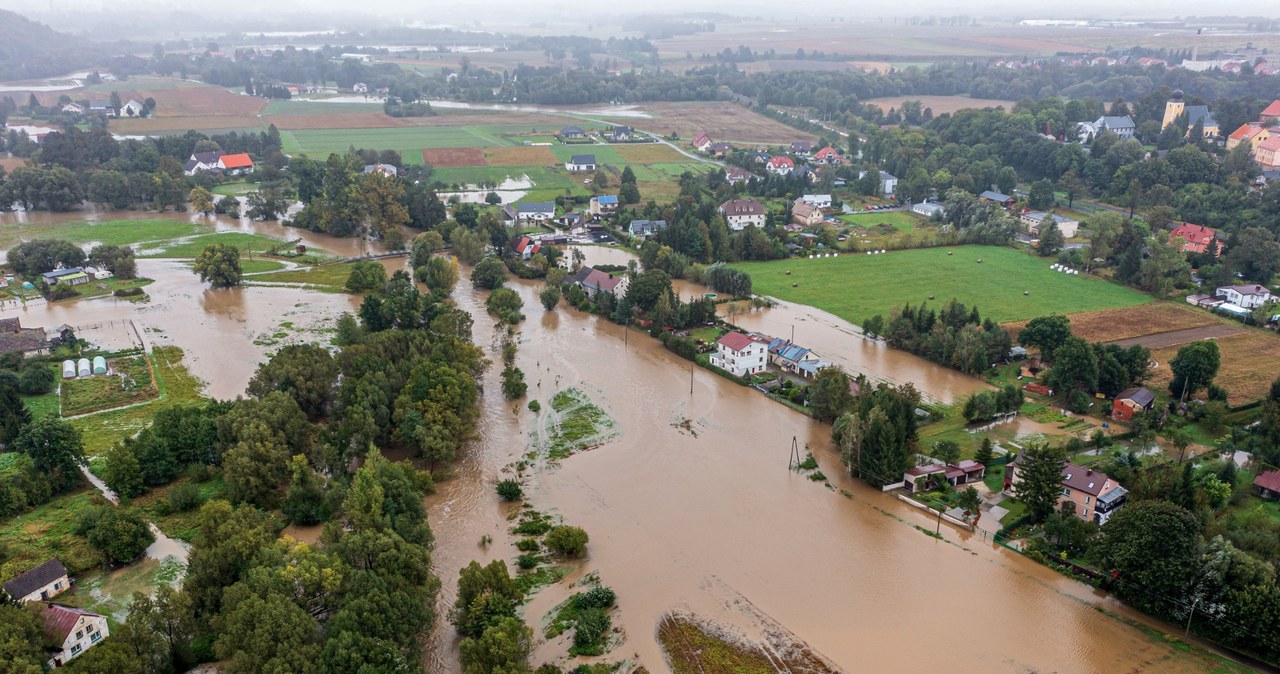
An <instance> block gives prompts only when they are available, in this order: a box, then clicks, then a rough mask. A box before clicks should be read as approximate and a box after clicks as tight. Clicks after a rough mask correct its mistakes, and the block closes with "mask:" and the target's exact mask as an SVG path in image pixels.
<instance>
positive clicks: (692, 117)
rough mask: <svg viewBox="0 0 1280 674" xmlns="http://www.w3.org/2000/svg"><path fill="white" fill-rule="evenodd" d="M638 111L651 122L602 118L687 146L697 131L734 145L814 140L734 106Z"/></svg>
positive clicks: (654, 106) (658, 106) (653, 106)
mask: <svg viewBox="0 0 1280 674" xmlns="http://www.w3.org/2000/svg"><path fill="white" fill-rule="evenodd" d="M734 48H735V49H736V48H737V47H736V46H735V47H734ZM638 107H639V108H640V109H641V110H643V111H644V112H647V113H649V114H650V116H651V118H650V119H643V120H638V119H635V118H634V117H610V116H609V115H607V114H606V115H602V117H604V118H606V119H610V121H613V122H616V123H618V124H629V125H633V126H636V127H638V128H641V129H644V130H645V131H651V132H653V133H660V134H662V135H667V134H670V133H672V132H674V133H676V134H678V135H679V136H680V139H681V141H682V142H684V143H686V144H687V143H688V142H689V141H690V140H692V139H693V137H694V136H695V135H697V134H698V132H699V131H704V132H706V133H707V135H709V136H711V138H712V140H716V141H722V140H723V141H730V142H737V143H761V144H772V145H781V144H789V143H791V142H792V141H796V140H807V141H810V142H812V141H813V140H815V137H814V136H813V135H812V134H808V133H805V132H803V131H798V130H796V129H793V128H791V127H789V126H787V125H786V124H783V123H782V122H775V121H774V120H772V119H769V118H768V117H765V116H764V115H761V114H757V113H755V112H752V111H750V110H748V109H747V108H744V107H742V106H741V105H735V104H733V103H723V102H697V103H644V104H641V105H640V106H638Z"/></svg>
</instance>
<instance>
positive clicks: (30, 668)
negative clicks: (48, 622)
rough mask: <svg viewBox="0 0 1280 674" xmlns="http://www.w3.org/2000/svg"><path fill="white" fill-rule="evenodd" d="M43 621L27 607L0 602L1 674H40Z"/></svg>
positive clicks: (42, 651)
mask: <svg viewBox="0 0 1280 674" xmlns="http://www.w3.org/2000/svg"><path fill="white" fill-rule="evenodd" d="M44 644H45V634H44V620H43V619H41V617H40V614H39V613H37V612H36V611H35V609H33V608H31V607H30V605H29V604H28V605H26V606H19V605H17V604H11V603H0V663H3V665H0V670H3V671H4V672H5V674H43V673H44V671H45V669H44V663H45V660H47V659H48V654H47V653H46V652H45V648H44Z"/></svg>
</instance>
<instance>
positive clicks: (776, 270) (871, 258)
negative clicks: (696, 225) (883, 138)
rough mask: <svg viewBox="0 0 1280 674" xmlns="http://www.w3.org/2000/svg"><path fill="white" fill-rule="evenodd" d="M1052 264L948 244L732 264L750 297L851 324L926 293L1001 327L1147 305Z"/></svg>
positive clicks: (1143, 298) (1135, 295) (1134, 294)
mask: <svg viewBox="0 0 1280 674" xmlns="http://www.w3.org/2000/svg"><path fill="white" fill-rule="evenodd" d="M978 260H981V261H982V262H981V263H979V262H978ZM1050 264H1051V262H1050V261H1049V260H1046V259H1043V258H1038V257H1032V256H1030V255H1026V254H1024V253H1020V252H1018V251H1016V250H1014V249H1012V248H998V247H994V246H947V247H943V248H922V249H915V250H904V251H895V252H890V253H886V254H884V255H856V254H847V255H841V256H840V257H838V258H823V259H817V260H809V259H788V260H774V261H770V262H751V263H741V264H736V265H734V267H735V268H737V269H741V270H743V271H745V272H748V273H749V274H751V278H752V284H753V287H754V290H755V292H756V294H760V295H768V296H770V297H776V298H778V299H782V300H787V301H789V302H797V303H800V304H808V305H810V306H814V307H817V308H819V309H822V310H824V311H828V312H831V313H833V314H835V315H837V316H839V317H841V318H844V319H845V320H848V321H850V322H852V323H856V324H861V323H862V322H863V321H865V320H866V319H867V318H869V317H871V316H873V315H875V314H882V315H884V316H885V317H886V318H887V317H888V315H889V313H890V312H891V311H892V310H894V309H895V308H899V307H902V306H903V305H905V304H914V305H918V304H920V303H921V302H927V301H930V299H929V298H930V296H933V298H934V299H933V300H932V303H933V305H934V306H938V305H941V304H942V303H944V302H946V301H948V300H950V299H951V298H953V297H954V298H956V299H958V300H960V301H961V302H964V303H965V304H966V305H969V306H977V307H978V308H979V310H981V312H982V315H983V316H984V317H990V318H993V319H995V320H996V321H1000V322H1003V321H1017V320H1025V319H1029V318H1034V317H1036V316H1043V315H1045V314H1050V313H1055V312H1057V313H1074V312H1078V311H1093V310H1096V309H1108V308H1114V307H1125V306H1134V305H1139V304H1144V303H1146V302H1150V301H1151V297H1149V296H1147V295H1144V294H1142V293H1140V292H1138V291H1136V290H1130V289H1129V288H1125V287H1123V286H1119V285H1115V284H1112V283H1107V282H1106V281H1102V280H1100V279H1093V278H1086V277H1083V276H1068V275H1066V274H1063V273H1060V272H1056V271H1053V270H1052V269H1050V268H1049V265H1050ZM1024 293H1025V294H1024Z"/></svg>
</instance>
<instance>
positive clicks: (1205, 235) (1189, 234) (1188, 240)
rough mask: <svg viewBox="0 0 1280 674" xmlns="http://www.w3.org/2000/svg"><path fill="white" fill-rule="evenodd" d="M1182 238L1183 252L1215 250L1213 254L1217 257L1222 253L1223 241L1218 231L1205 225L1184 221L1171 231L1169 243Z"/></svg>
mask: <svg viewBox="0 0 1280 674" xmlns="http://www.w3.org/2000/svg"><path fill="white" fill-rule="evenodd" d="M1178 239H1181V240H1182V252H1184V253H1205V252H1208V251H1213V256H1214V257H1217V256H1218V255H1219V254H1221V253H1222V242H1221V241H1219V240H1218V232H1217V231H1215V230H1212V229H1209V228H1208V227H1205V226H1204V225H1193V224H1191V223H1189V222H1184V223H1182V224H1181V225H1178V226H1177V227H1174V228H1173V231H1172V232H1169V243H1170V244H1172V243H1174V242H1175V241H1176V240H1178Z"/></svg>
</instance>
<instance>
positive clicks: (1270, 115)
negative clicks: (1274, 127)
mask: <svg viewBox="0 0 1280 674" xmlns="http://www.w3.org/2000/svg"><path fill="white" fill-rule="evenodd" d="M1258 121H1259V122H1262V123H1263V124H1280V99H1276V100H1274V101H1272V102H1271V105H1268V106H1267V107H1266V108H1265V109H1263V111H1262V114H1260V115H1258Z"/></svg>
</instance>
